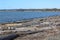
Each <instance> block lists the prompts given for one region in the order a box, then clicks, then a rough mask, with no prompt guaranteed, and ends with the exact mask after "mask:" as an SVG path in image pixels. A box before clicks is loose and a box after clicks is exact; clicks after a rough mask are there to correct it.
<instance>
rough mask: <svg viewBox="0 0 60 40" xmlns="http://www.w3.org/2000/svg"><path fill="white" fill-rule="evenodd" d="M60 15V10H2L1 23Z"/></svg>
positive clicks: (0, 14)
mask: <svg viewBox="0 0 60 40" xmlns="http://www.w3.org/2000/svg"><path fill="white" fill-rule="evenodd" d="M54 15H60V12H0V23H5V22H14V21H19V20H23V19H30V18H38V17H40V18H41V17H49V16H54Z"/></svg>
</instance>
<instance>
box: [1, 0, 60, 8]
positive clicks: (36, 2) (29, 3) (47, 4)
mask: <svg viewBox="0 0 60 40" xmlns="http://www.w3.org/2000/svg"><path fill="white" fill-rule="evenodd" d="M19 8H21V9H22V8H23V9H26V8H27V9H29V8H60V0H0V9H19Z"/></svg>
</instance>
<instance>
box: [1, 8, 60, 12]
mask: <svg viewBox="0 0 60 40" xmlns="http://www.w3.org/2000/svg"><path fill="white" fill-rule="evenodd" d="M0 11H4V12H5V11H7V12H8V11H20V12H41V11H42V12H44V11H47V12H49V11H52V12H57V11H60V9H57V8H52V9H1V10H0Z"/></svg>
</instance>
